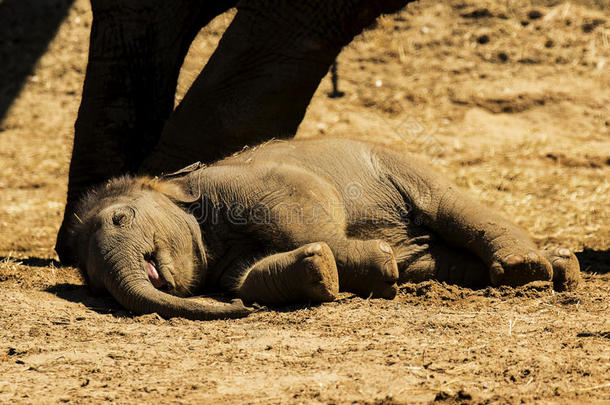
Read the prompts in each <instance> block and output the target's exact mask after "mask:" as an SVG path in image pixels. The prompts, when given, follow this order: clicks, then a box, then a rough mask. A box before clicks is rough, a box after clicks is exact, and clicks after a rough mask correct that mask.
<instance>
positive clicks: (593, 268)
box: [574, 248, 610, 274]
mask: <svg viewBox="0 0 610 405" xmlns="http://www.w3.org/2000/svg"><path fill="white" fill-rule="evenodd" d="M574 254H575V255H576V257H577V258H578V262H579V263H580V270H581V271H583V272H586V273H597V274H607V273H610V249H606V250H595V249H587V248H585V249H584V250H583V251H582V252H574Z"/></svg>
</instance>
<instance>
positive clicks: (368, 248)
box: [341, 240, 398, 300]
mask: <svg viewBox="0 0 610 405" xmlns="http://www.w3.org/2000/svg"><path fill="white" fill-rule="evenodd" d="M353 254H354V256H356V257H358V259H357V260H355V261H354V263H353V265H354V267H355V268H350V267H349V266H347V268H346V269H344V270H343V273H342V275H343V276H344V277H343V278H342V280H341V288H342V289H344V290H346V291H350V292H354V293H356V294H359V295H361V296H366V297H368V296H372V297H374V298H385V299H390V300H391V299H392V298H394V297H395V296H396V293H397V292H398V285H397V284H396V282H397V281H398V266H397V264H396V259H395V258H394V253H393V251H392V247H391V246H390V245H389V244H388V243H387V242H384V241H382V240H368V241H364V242H363V243H362V245H361V246H358V247H357V249H355V252H354V253H353Z"/></svg>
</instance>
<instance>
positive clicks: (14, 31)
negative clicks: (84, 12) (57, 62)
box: [0, 0, 74, 121]
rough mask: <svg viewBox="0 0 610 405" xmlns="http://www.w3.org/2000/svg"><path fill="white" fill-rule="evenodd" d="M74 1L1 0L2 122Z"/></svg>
mask: <svg viewBox="0 0 610 405" xmlns="http://www.w3.org/2000/svg"><path fill="white" fill-rule="evenodd" d="M73 2H74V0H0V61H2V62H1V63H0V121H2V119H3V118H4V116H5V115H6V112H7V110H8V109H9V107H10V106H11V104H12V103H13V100H14V99H15V98H16V97H17V96H18V95H19V91H20V90H21V88H22V87H23V84H24V83H25V80H26V79H27V77H28V76H29V75H30V74H31V73H32V71H33V69H34V66H35V65H36V62H37V61H38V59H39V58H40V56H42V54H43V53H44V52H45V50H46V49H47V46H48V45H49V42H51V40H52V39H53V37H54V36H55V33H56V32H57V29H58V27H59V25H60V24H61V22H62V21H63V20H64V18H65V17H66V15H67V14H68V10H69V8H70V6H71V5H72V3H73Z"/></svg>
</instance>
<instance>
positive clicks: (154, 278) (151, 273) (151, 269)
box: [146, 260, 167, 290]
mask: <svg viewBox="0 0 610 405" xmlns="http://www.w3.org/2000/svg"><path fill="white" fill-rule="evenodd" d="M146 272H147V273H148V279H149V280H150V282H151V283H152V285H153V286H154V287H155V288H157V289H159V290H160V289H163V288H164V287H167V282H166V281H165V280H164V279H163V277H162V276H161V275H160V274H159V272H158V271H157V267H156V266H155V263H154V262H153V261H152V260H148V261H147V262H146Z"/></svg>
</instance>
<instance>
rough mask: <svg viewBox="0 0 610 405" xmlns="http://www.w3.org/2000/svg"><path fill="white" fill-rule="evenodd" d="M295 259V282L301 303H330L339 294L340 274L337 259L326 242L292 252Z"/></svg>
mask: <svg viewBox="0 0 610 405" xmlns="http://www.w3.org/2000/svg"><path fill="white" fill-rule="evenodd" d="M292 253H293V254H294V255H295V256H296V258H295V265H294V270H295V271H294V281H295V282H296V283H297V288H298V290H299V292H300V294H299V295H300V297H299V298H300V299H299V301H311V302H329V301H333V300H335V299H336V298H337V296H338V294H339V273H338V272H337V265H336V263H335V257H334V255H333V252H332V251H331V250H330V248H329V247H328V245H327V244H326V243H324V242H317V243H310V244H308V245H305V246H302V247H301V248H299V249H296V250H294V251H293V252H292Z"/></svg>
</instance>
